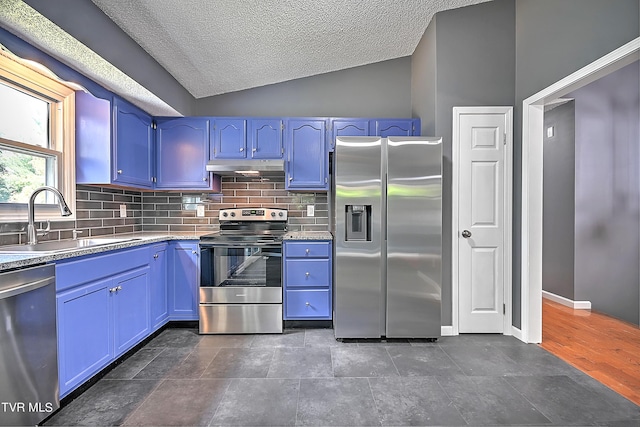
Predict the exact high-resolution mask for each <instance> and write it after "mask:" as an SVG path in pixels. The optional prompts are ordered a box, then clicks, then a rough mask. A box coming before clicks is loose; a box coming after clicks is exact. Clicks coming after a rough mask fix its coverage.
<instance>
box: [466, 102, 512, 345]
mask: <svg viewBox="0 0 640 427" xmlns="http://www.w3.org/2000/svg"><path fill="white" fill-rule="evenodd" d="M454 116H456V119H455V120H454V123H455V126H456V127H457V129H454V144H457V147H456V148H457V150H454V151H456V152H457V154H458V156H457V157H458V159H457V167H456V168H454V169H457V173H458V176H457V180H455V181H457V191H456V188H454V193H453V197H454V199H455V198H457V208H458V209H457V212H458V217H457V219H456V218H454V221H453V229H454V239H456V240H457V242H456V243H457V245H456V244H454V247H456V246H457V251H458V254H457V257H456V256H455V254H454V257H453V258H454V268H455V260H456V258H457V274H454V275H453V276H454V280H455V279H456V278H457V280H458V331H459V332H461V333H464V332H468V333H503V332H504V331H505V323H506V322H505V317H506V314H507V313H506V312H507V310H506V305H505V279H506V278H507V275H506V274H505V273H506V271H505V270H507V271H509V272H510V268H508V269H505V241H506V239H505V231H506V225H507V224H509V227H510V221H507V219H510V212H509V211H508V210H507V209H505V207H506V199H507V197H510V196H507V192H506V188H507V186H506V181H507V180H509V182H510V178H508V179H507V173H506V171H507V167H506V166H507V165H506V163H507V159H508V158H507V156H506V155H505V154H507V153H509V155H510V152H511V150H507V146H508V145H507V144H510V143H511V108H510V107H507V108H505V107H499V108H498V107H474V108H460V109H456V111H454ZM454 157H455V156H454ZM454 161H455V159H454ZM509 165H510V162H509ZM510 169H511V168H510V167H509V168H508V170H509V172H510ZM454 172H455V170H454ZM454 186H455V182H454ZM508 187H509V189H510V187H511V186H510V185H509V186H508ZM454 203H455V202H454ZM509 247H510V246H509ZM509 250H510V249H509ZM509 258H510V257H509ZM508 283H510V280H508ZM509 294H510V292H509ZM454 304H455V301H454ZM454 311H455V310H454ZM506 324H507V325H508V323H506Z"/></svg>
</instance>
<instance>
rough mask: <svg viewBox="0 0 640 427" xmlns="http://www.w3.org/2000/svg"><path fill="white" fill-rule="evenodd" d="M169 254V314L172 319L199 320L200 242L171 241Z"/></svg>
mask: <svg viewBox="0 0 640 427" xmlns="http://www.w3.org/2000/svg"><path fill="white" fill-rule="evenodd" d="M169 254H170V257H171V260H170V262H169V269H168V270H169V277H168V283H167V286H168V288H169V316H170V318H171V319H172V320H198V283H199V276H200V268H199V265H200V264H199V255H200V251H199V247H198V242H197V241H176V242H171V243H170V244H169Z"/></svg>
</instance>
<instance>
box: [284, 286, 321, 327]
mask: <svg viewBox="0 0 640 427" xmlns="http://www.w3.org/2000/svg"><path fill="white" fill-rule="evenodd" d="M285 298H286V300H287V305H286V308H285V319H286V320H290V319H327V318H328V319H331V293H330V292H329V289H306V290H292V291H291V290H288V291H286V294H285Z"/></svg>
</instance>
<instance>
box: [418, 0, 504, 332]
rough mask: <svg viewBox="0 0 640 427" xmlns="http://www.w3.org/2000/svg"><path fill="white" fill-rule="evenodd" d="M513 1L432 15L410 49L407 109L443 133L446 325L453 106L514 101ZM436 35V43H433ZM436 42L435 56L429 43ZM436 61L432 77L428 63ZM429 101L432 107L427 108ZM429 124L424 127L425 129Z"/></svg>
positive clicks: (447, 319)
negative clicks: (410, 91) (432, 19)
mask: <svg viewBox="0 0 640 427" xmlns="http://www.w3.org/2000/svg"><path fill="white" fill-rule="evenodd" d="M514 15H515V3H514V2H513V1H511V0H495V1H492V2H488V3H483V4H479V5H475V6H470V7H464V8H460V9H454V10H450V11H445V12H440V13H438V14H436V18H435V19H436V26H435V27H434V28H431V26H432V25H433V24H430V26H429V28H427V31H426V32H425V34H424V36H423V38H422V40H421V41H420V43H419V44H418V48H417V49H416V51H415V52H414V54H413V56H414V64H413V72H414V73H416V74H417V75H416V74H414V75H413V76H412V77H413V79H412V83H413V98H412V109H413V111H414V112H416V113H417V114H418V115H419V116H420V119H421V120H422V121H423V123H424V122H427V123H430V121H431V120H433V117H431V118H430V117H423V116H422V114H432V113H431V112H432V111H433V112H434V113H435V126H434V127H433V129H434V134H435V135H436V136H441V137H443V155H444V164H443V188H444V191H443V200H442V204H443V206H442V207H443V236H445V238H444V239H443V242H442V251H443V257H442V258H443V259H442V263H443V274H442V324H443V325H451V322H452V318H451V316H452V314H451V239H450V238H447V237H446V236H451V232H452V229H451V227H452V225H451V138H452V123H453V107H454V106H478V105H513V99H514V87H515V68H514V64H515V52H514V47H515V19H514ZM433 38H435V42H434V41H433ZM434 44H435V55H434V53H433V46H434ZM434 59H435V78H436V80H435V100H434V101H432V98H431V95H430V94H429V93H428V92H427V91H428V90H431V85H432V83H431V82H432V79H433V76H434V73H433V69H432V68H431V67H432V65H431V64H428V61H433V60H434ZM432 102H434V105H433V106H432ZM430 127H431V125H428V127H427V131H429V130H430V129H429V128H430Z"/></svg>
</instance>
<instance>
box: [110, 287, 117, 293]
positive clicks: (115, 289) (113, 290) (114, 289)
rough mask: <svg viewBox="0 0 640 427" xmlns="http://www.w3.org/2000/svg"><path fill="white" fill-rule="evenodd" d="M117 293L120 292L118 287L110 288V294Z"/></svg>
mask: <svg viewBox="0 0 640 427" xmlns="http://www.w3.org/2000/svg"><path fill="white" fill-rule="evenodd" d="M117 291H118V287H115V288H109V292H110V293H114V292H117Z"/></svg>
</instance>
